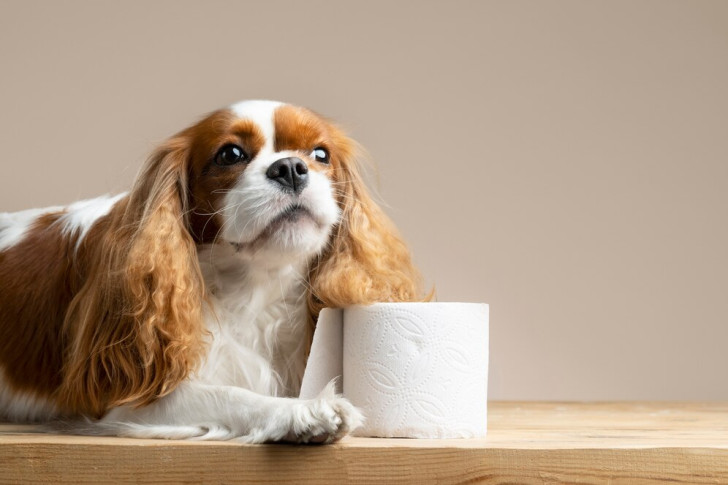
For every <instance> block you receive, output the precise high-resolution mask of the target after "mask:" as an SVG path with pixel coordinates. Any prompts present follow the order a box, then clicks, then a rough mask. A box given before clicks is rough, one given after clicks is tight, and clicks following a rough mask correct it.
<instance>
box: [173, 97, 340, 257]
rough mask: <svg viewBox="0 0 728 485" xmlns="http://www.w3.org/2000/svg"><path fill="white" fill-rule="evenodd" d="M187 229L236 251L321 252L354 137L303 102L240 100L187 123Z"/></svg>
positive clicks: (284, 254)
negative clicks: (190, 125) (293, 104)
mask: <svg viewBox="0 0 728 485" xmlns="http://www.w3.org/2000/svg"><path fill="white" fill-rule="evenodd" d="M182 135H183V136H184V137H185V138H186V139H187V140H188V144H189V147H188V157H189V160H188V162H187V163H188V166H189V168H188V177H189V179H188V187H189V191H188V197H189V201H188V204H189V221H190V231H191V233H192V235H193V237H194V238H195V240H196V241H197V242H198V243H203V244H226V245H230V246H232V247H233V248H234V249H235V250H236V251H237V252H238V253H239V254H241V255H242V256H245V255H248V256H250V255H256V256H257V257H282V258H288V257H301V256H306V255H312V254H315V253H317V252H320V251H321V250H322V249H323V247H324V246H325V244H326V242H327V240H328V238H329V235H330V232H331V229H332V227H334V226H335V225H336V224H337V223H338V222H339V220H340V218H341V213H342V208H341V206H342V204H343V201H342V200H340V199H341V198H342V197H344V195H343V194H341V193H339V192H338V191H337V185H338V184H339V183H340V182H339V181H337V178H338V177H339V172H340V170H341V168H342V165H343V164H345V163H347V159H348V158H349V157H350V155H351V151H352V142H351V141H350V140H349V139H348V138H346V137H345V136H344V135H343V134H342V133H341V132H340V131H339V130H338V129H337V128H336V127H335V126H333V125H332V124H331V123H329V122H328V121H326V120H324V119H323V118H321V117H320V116H318V115H316V114H315V113H313V112H311V111H309V110H306V109H304V108H299V107H294V106H291V105H286V104H282V103H277V102H272V101H246V102H242V103H238V104H236V105H233V106H232V107H230V108H229V109H225V110H220V111H217V112H215V113H213V114H211V115H210V116H208V117H207V118H205V119H203V120H202V121H200V122H199V123H198V124H196V125H195V126H193V127H191V128H189V129H188V130H185V132H183V133H182Z"/></svg>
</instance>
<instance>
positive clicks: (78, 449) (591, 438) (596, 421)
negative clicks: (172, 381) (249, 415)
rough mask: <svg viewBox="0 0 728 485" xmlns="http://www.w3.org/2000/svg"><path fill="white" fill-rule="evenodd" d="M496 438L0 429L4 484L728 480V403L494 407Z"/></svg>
mask: <svg viewBox="0 0 728 485" xmlns="http://www.w3.org/2000/svg"><path fill="white" fill-rule="evenodd" d="M489 411H490V416H489V434H488V438H486V439H482V440H406V439H375V438H348V439H346V440H344V441H343V442H341V443H338V444H335V445H330V446H289V445H257V446H256V445H244V444H239V443H231V442H200V443H198V442H187V441H162V440H134V439H123V438H91V437H78V436H55V435H45V434H37V433H34V427H32V426H18V425H9V424H5V425H2V424H0V482H2V483H17V482H19V481H23V482H28V481H30V482H46V483H47V482H53V483H101V482H115V483H119V482H136V483H202V482H204V483H265V482H270V483H317V484H327V483H332V484H333V483H345V482H356V483H393V484H394V483H417V484H420V483H422V484H425V483H438V484H455V483H513V482H517V483H658V482H663V481H672V482H678V483H728V404H723V403H588V404H576V403H491V405H490V409H489Z"/></svg>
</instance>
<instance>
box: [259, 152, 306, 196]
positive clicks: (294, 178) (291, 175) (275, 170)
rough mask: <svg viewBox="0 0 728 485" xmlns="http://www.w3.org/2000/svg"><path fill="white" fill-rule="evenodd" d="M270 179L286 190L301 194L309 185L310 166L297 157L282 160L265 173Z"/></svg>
mask: <svg viewBox="0 0 728 485" xmlns="http://www.w3.org/2000/svg"><path fill="white" fill-rule="evenodd" d="M265 174H266V175H267V176H268V178H269V179H271V180H272V181H274V182H276V183H278V184H280V185H281V187H283V188H284V189H286V190H292V191H293V192H294V193H296V194H300V193H301V191H302V190H303V188H304V187H305V186H306V184H307V183H308V166H307V165H306V163H305V162H304V161H303V160H301V159H300V158H297V157H288V158H281V159H280V160H278V161H277V162H275V163H273V165H271V166H270V167H268V170H267V171H266V172H265Z"/></svg>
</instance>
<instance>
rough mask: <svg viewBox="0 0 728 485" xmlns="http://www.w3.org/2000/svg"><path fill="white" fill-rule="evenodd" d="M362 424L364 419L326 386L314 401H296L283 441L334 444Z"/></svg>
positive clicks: (347, 402)
mask: <svg viewBox="0 0 728 485" xmlns="http://www.w3.org/2000/svg"><path fill="white" fill-rule="evenodd" d="M363 422H364V416H363V415H362V414H361V412H360V411H359V410H358V409H357V408H355V407H354V406H353V405H352V404H351V403H350V402H349V401H348V400H346V399H344V398H343V397H341V396H337V395H336V390H335V386H334V383H333V382H331V383H329V384H328V385H327V386H326V388H325V389H324V390H323V391H321V394H319V395H318V397H316V398H315V399H310V400H305V401H298V402H296V404H295V405H294V408H293V422H292V423H291V428H290V429H289V431H288V433H286V435H285V436H284V437H283V439H282V441H287V442H292V443H322V444H326V443H333V442H334V441H338V440H340V439H341V438H343V437H344V436H346V435H347V434H348V433H350V432H351V431H352V430H354V429H356V428H358V427H359V426H361V425H362V423H363Z"/></svg>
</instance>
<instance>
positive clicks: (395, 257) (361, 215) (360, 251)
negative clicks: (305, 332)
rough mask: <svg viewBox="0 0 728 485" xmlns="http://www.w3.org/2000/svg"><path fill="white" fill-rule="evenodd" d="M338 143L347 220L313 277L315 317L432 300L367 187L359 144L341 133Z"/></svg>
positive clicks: (337, 176) (337, 134)
mask: <svg viewBox="0 0 728 485" xmlns="http://www.w3.org/2000/svg"><path fill="white" fill-rule="evenodd" d="M333 138H334V144H335V145H336V147H337V150H336V153H332V156H335V157H337V159H336V160H332V163H333V164H334V171H335V182H336V187H337V189H338V190H337V196H338V200H339V206H340V208H341V209H342V219H341V222H340V223H339V225H338V226H337V227H336V228H335V229H334V233H333V234H332V237H331V240H330V243H329V246H328V248H327V249H326V250H325V252H324V253H323V254H322V255H321V256H320V258H319V259H318V261H317V262H316V263H315V264H314V265H313V266H312V268H311V271H310V274H309V282H310V288H311V292H310V295H309V302H308V303H309V311H310V313H311V315H312V317H314V318H316V316H317V315H318V313H319V311H320V310H321V309H322V308H324V307H343V306H347V305H353V304H369V303H375V302H387V301H418V300H423V299H428V298H429V297H423V295H422V293H421V281H420V274H419V272H418V271H417V269H416V268H415V267H414V265H413V264H412V260H411V257H410V253H409V250H408V248H407V246H406V244H405V243H404V242H403V241H402V239H401V238H400V236H399V234H398V233H397V230H396V229H395V227H394V224H393V223H392V222H391V221H390V219H389V218H388V217H387V216H386V214H385V213H384V212H383V211H382V209H381V208H380V207H379V206H378V205H377V204H376V203H375V202H374V201H373V200H372V198H371V196H370V195H369V193H368V191H367V189H366V187H365V185H364V182H363V180H362V176H361V173H360V170H359V166H358V164H357V160H356V154H357V151H358V150H357V147H356V145H355V144H354V143H353V142H352V141H350V140H349V139H347V138H346V137H345V136H344V135H343V134H342V133H341V132H339V131H338V130H336V131H334V133H333Z"/></svg>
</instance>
